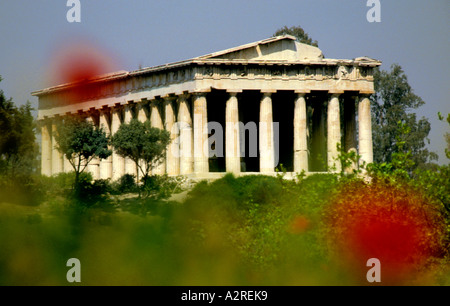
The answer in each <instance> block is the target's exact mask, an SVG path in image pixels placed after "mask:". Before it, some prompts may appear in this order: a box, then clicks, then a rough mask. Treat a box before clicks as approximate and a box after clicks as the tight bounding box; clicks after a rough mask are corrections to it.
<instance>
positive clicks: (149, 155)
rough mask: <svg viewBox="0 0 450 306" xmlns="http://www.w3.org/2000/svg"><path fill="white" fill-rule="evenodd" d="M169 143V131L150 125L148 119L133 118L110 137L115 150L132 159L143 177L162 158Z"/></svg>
mask: <svg viewBox="0 0 450 306" xmlns="http://www.w3.org/2000/svg"><path fill="white" fill-rule="evenodd" d="M169 143H170V133H169V132H168V131H165V130H161V129H158V128H154V127H151V125H150V121H148V120H147V121H146V122H140V121H139V120H137V119H133V120H131V121H130V123H127V124H121V125H120V127H119V129H118V130H117V132H116V133H115V134H114V135H113V137H112V145H113V147H114V149H115V150H116V152H117V153H118V154H119V155H121V156H123V157H128V158H130V159H131V160H132V161H134V163H135V164H136V167H137V168H138V169H140V170H141V173H142V175H143V178H144V179H145V178H146V177H147V176H148V173H149V171H150V170H151V169H152V168H153V167H155V166H157V165H158V164H160V163H161V161H162V160H164V158H165V153H166V148H167V145H168V144H169Z"/></svg>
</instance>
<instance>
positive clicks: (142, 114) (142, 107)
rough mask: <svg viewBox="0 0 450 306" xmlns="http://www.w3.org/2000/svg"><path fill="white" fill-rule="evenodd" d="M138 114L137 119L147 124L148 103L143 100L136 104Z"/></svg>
mask: <svg viewBox="0 0 450 306" xmlns="http://www.w3.org/2000/svg"><path fill="white" fill-rule="evenodd" d="M136 113H137V119H138V120H139V121H140V122H145V121H147V120H148V101H147V100H145V99H144V100H142V101H141V102H139V103H138V104H136Z"/></svg>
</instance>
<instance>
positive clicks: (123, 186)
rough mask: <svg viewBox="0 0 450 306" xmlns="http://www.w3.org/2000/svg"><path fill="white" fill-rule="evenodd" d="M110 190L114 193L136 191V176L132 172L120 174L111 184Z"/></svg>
mask: <svg viewBox="0 0 450 306" xmlns="http://www.w3.org/2000/svg"><path fill="white" fill-rule="evenodd" d="M111 191H112V193H114V194H123V193H134V192H138V187H137V184H136V176H135V175H133V174H124V175H122V176H121V177H120V178H119V179H118V180H117V181H116V182H114V183H113V184H112V189H111Z"/></svg>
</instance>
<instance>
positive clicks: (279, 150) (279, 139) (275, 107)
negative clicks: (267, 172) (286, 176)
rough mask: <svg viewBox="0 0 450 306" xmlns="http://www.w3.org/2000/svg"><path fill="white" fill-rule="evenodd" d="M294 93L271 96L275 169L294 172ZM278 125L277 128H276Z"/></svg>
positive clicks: (282, 92) (288, 92)
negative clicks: (282, 168) (281, 167)
mask: <svg viewBox="0 0 450 306" xmlns="http://www.w3.org/2000/svg"><path fill="white" fill-rule="evenodd" d="M294 99H295V93H294V91H278V92H277V93H275V94H272V111H273V122H274V139H275V142H274V145H275V167H280V166H281V165H283V167H284V168H285V169H286V171H288V172H293V171H294ZM277 125H278V128H277Z"/></svg>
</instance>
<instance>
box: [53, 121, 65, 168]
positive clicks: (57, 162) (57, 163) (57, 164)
mask: <svg viewBox="0 0 450 306" xmlns="http://www.w3.org/2000/svg"><path fill="white" fill-rule="evenodd" d="M56 120H58V119H56V118H55V119H53V121H52V174H57V173H60V172H62V171H63V167H64V164H63V162H64V161H63V157H62V154H61V153H60V152H59V151H58V150H57V149H56V138H55V135H56V133H57V132H58V131H57V129H58V126H57V121H56Z"/></svg>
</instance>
